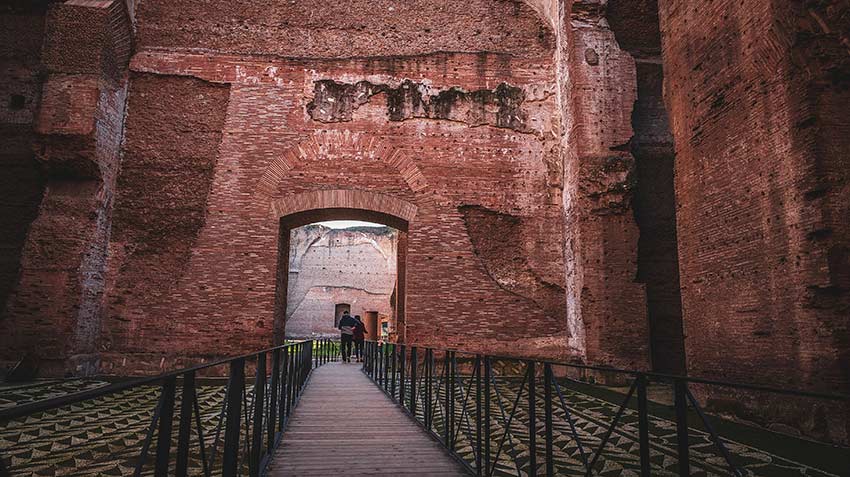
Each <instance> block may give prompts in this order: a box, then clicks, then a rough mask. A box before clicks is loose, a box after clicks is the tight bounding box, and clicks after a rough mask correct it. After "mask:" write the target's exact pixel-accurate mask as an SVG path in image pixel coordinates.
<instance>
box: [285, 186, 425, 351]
mask: <svg viewBox="0 0 850 477" xmlns="http://www.w3.org/2000/svg"><path fill="white" fill-rule="evenodd" d="M272 210H273V211H274V212H275V214H276V215H277V216H278V217H279V218H280V225H279V234H278V264H277V282H276V292H275V312H274V342H275V344H279V343H283V341H284V339H285V327H286V309H287V290H288V288H289V271H290V270H289V264H290V260H289V254H290V249H291V247H290V245H291V244H290V237H291V233H292V231H293V230H294V229H296V228H298V227H302V226H304V225H308V224H312V223H316V222H326V221H336V220H353V221H363V222H372V223H376V224H381V225H386V226H388V227H392V228H394V229H396V230H397V231H398V244H397V254H396V270H397V276H396V287H395V290H396V298H395V300H394V302H393V317H392V320H393V323H391V326H390V329H392V330H393V332H392V333H391V337H390V338H391V339H393V340H396V341H404V334H405V301H406V300H405V297H406V282H407V279H406V270H407V267H406V263H407V246H408V237H407V235H408V231H409V227H410V221H411V220H412V219H413V218H414V217H415V215H416V210H417V208H416V206H415V205H413V204H411V203H410V202H407V201H404V200H401V199H397V198H394V197H391V196H386V195H383V194H377V193H372V192H366V191H356V190H325V191H314V192H307V193H302V194H297V195H294V196H287V197H284V198H281V199H278V200H276V201H274V202H273V203H272ZM336 311H337V312H339V313H341V312H340V311H339V310H336ZM367 320H368V314H367ZM375 321H376V323H375V328H374V331H375V334H371V333H370V334H371V336H373V337H374V336H377V334H378V333H380V324H379V323H378V322H377V321H378V318H377V317H376V319H375ZM370 331H371V330H370Z"/></svg>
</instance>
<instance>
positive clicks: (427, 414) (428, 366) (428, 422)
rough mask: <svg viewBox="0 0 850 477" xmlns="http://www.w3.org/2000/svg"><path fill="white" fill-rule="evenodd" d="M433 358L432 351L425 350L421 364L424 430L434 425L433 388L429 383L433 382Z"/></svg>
mask: <svg viewBox="0 0 850 477" xmlns="http://www.w3.org/2000/svg"><path fill="white" fill-rule="evenodd" d="M433 357H434V350H432V349H430V348H425V358H424V361H423V363H422V374H423V375H424V376H425V399H424V401H425V407H424V408H423V409H422V416H423V420H424V422H425V428H426V429H428V430H431V426H432V425H433V424H434V422H433V421H434V420H433V415H434V406H433V404H432V403H433V402H434V396H432V395H431V393H432V391H433V388H432V387H431V383H432V382H433V380H434V366H433V365H432V364H433V363H432V358H433Z"/></svg>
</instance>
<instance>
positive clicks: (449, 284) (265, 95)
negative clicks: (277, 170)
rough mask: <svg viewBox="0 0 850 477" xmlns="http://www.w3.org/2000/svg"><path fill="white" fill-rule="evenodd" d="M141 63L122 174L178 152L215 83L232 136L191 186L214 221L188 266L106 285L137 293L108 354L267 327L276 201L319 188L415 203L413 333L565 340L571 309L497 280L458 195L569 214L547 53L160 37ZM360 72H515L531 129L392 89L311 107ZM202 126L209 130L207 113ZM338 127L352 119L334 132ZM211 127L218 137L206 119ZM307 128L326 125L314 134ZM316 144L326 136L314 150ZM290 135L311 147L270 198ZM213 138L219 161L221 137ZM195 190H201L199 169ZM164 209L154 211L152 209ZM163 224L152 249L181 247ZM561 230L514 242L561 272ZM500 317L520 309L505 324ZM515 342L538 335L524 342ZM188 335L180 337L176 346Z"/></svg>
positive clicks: (129, 275) (260, 340)
mask: <svg viewBox="0 0 850 477" xmlns="http://www.w3.org/2000/svg"><path fill="white" fill-rule="evenodd" d="M307 65H309V68H307V67H305V66H307ZM133 69H134V70H136V71H139V72H142V71H145V72H148V73H151V74H145V75H137V76H134V78H133V81H132V84H131V87H130V91H131V93H130V94H131V99H130V107H129V112H128V125H127V137H126V141H125V150H126V151H127V156H126V157H125V171H124V174H123V175H122V177H124V176H125V175H126V174H127V171H128V169H127V168H128V167H129V166H130V164H131V163H132V162H131V161H133V162H135V161H140V162H149V161H152V160H154V159H155V158H162V160H163V161H164V163H165V164H171V163H172V162H173V159H172V158H174V157H179V156H174V155H173V154H172V155H171V157H169V154H171V152H170V149H171V148H172V147H175V146H174V145H173V144H172V143H173V141H170V140H167V137H168V136H167V131H162V130H161V129H162V128H164V127H166V126H165V125H166V124H167V125H168V128H170V129H172V130H175V131H181V132H182V134H184V135H186V134H188V133H189V131H198V128H197V127H192V125H191V123H190V122H189V121H199V120H200V119H197V118H210V117H213V116H214V117H220V116H218V115H219V114H221V111H222V110H221V109H216V112H215V113H214V114H213V113H212V112H211V111H210V112H209V113H205V114H198V113H200V112H201V111H196V110H195V109H193V108H192V107H191V104H193V103H194V102H195V101H199V99H196V98H200V97H201V96H204V97H205V98H207V100H208V101H209V103H210V106H211V107H212V106H213V105H217V106H218V107H219V108H221V107H224V106H226V107H227V112H226V115H225V117H224V123H223V125H222V126H220V127H221V130H222V133H221V142H220V144H219V145H218V148H217V151H218V152H217V156H216V159H215V163H214V164H215V165H214V167H213V172H212V185H211V189H210V193H209V196H208V199H207V201H206V205H203V204H202V203H197V202H192V203H191V204H187V206H186V207H185V210H192V209H194V211H195V212H201V211H205V220H204V222H203V225H202V226H201V227H200V229H199V231H198V234H197V238H196V239H195V243H194V244H193V245H192V246H191V253H190V254H189V257H188V260H187V261H185V262H184V264H183V266H182V267H183V268H181V269H180V270H179V272H178V271H173V272H170V273H166V275H170V276H172V278H173V280H172V284H171V285H170V287H169V289H168V290H167V292H162V293H149V292H146V291H144V289H139V288H136V287H130V288H129V289H128V294H122V295H121V296H120V298H119V296H118V294H117V293H116V294H115V295H113V296H111V297H110V301H113V300H119V299H120V300H130V299H132V303H133V306H127V305H126V304H125V305H122V308H123V310H125V311H126V313H125V312H117V311H116V312H115V313H111V314H110V316H109V318H108V319H109V322H110V330H112V331H111V342H112V343H113V347H112V350H111V352H110V353H108V356H106V357H105V361H106V362H108V363H112V364H109V365H107V369H110V367H109V366H112V365H113V364H114V365H115V366H121V365H122V357H121V356H122V354H124V353H125V352H127V351H129V350H132V351H133V352H148V353H151V355H156V356H157V358H156V359H157V361H155V362H154V361H153V356H152V357H151V361H150V362H149V363H145V362H140V361H138V360H136V363H135V364H133V366H137V367H138V368H144V367H146V364H148V365H153V366H159V364H160V363H159V361H158V358H159V356H160V354H161V353H169V354H174V355H178V354H183V355H186V354H190V355H198V354H200V353H205V352H209V350H216V352H218V353H221V354H230V353H235V352H241V351H245V350H246V349H250V348H255V347H261V346H264V345H267V344H268V343H270V342H271V339H272V325H273V323H272V320H273V308H274V302H275V299H274V290H275V273H276V265H275V264H276V263H277V259H278V250H277V241H278V237H277V233H278V227H277V219H276V216H274V215H272V214H271V211H270V205H271V202H272V200H274V199H276V198H285V197H287V196H290V195H293V194H298V193H302V192H308V191H313V190H323V189H356V190H364V191H371V192H380V193H381V194H387V195H390V196H393V197H398V198H400V199H403V200H406V201H408V202H411V203H413V204H415V205H416V206H417V207H418V211H417V213H416V216H415V218H414V219H413V220H412V221H411V223H410V230H409V237H408V238H409V250H408V255H407V270H408V274H407V290H408V292H407V297H406V307H407V310H408V311H407V327H406V330H405V335H404V338H405V339H406V340H408V341H413V342H418V343H422V344H432V345H440V346H446V345H448V346H456V347H462V348H468V349H482V350H483V349H489V350H491V351H494V352H517V350H518V349H523V351H522V354H528V352H529V351H531V350H534V349H536V347H535V346H532V344H533V343H535V342H537V341H540V340H543V341H545V342H547V343H548V342H552V340H554V342H557V341H558V340H560V341H561V342H563V341H564V340H565V335H566V332H565V327H564V323H563V317H562V315H560V314H548V313H546V312H545V311H544V310H543V309H541V307H540V306H539V305H538V304H537V303H535V302H534V301H533V300H532V299H530V298H527V297H525V296H522V295H518V294H516V293H513V292H511V291H510V290H505V289H503V288H502V287H500V286H499V284H498V283H496V282H495V281H494V280H493V279H492V278H491V277H490V276H489V275H488V274H487V271H486V268H485V265H484V263H482V259H481V258H480V257H478V256H476V254H475V252H474V250H473V247H472V244H471V242H470V238H469V235H468V234H467V231H466V227H465V224H464V221H463V217H462V214H461V212H460V211H459V207H460V206H461V205H467V204H469V205H480V206H483V207H487V208H489V209H492V210H497V211H502V212H504V213H509V214H512V215H515V216H517V218H518V220H521V221H522V222H523V223H524V224H528V226H529V227H533V228H534V229H535V230H540V228H541V227H543V228H545V225H544V224H546V223H551V221H550V218H551V217H553V216H554V217H557V216H558V214H559V213H558V211H559V209H560V206H559V205H558V202H557V201H556V200H555V198H557V197H558V196H559V194H560V192H559V189H558V188H557V184H551V179H552V174H551V172H550V168H551V167H552V165H551V162H547V161H554V160H555V159H556V157H557V156H556V154H557V152H556V151H555V152H552V149H553V145H552V144H547V141H546V140H541V139H540V138H541V137H545V132H546V131H548V130H551V129H550V128H551V127H552V126H551V117H550V114H551V112H552V110H553V108H554V102H553V100H552V98H551V93H547V91H551V88H552V87H553V86H552V83H551V82H550V81H549V80H547V79H546V78H547V75H546V73H545V71H546V70H550V71H551V64H547V63H545V62H544V63H539V62H529V61H528V60H518V59H510V58H508V57H505V56H502V55H484V54H477V55H465V54H450V55H449V54H440V55H429V56H423V57H412V58H406V59H392V60H389V59H386V60H369V61H366V60H345V61H321V62H320V61H314V62H309V63H305V62H302V61H285V60H271V59H264V58H253V57H234V56H210V55H187V54H176V53H155V52H150V53H140V54H139V55H137V56H136V59H135V60H134V62H133ZM430 71H436V72H439V73H438V74H434V73H429V72H430ZM169 75H186V76H188V75H192V76H195V77H198V78H200V79H201V80H210V81H216V82H219V81H221V82H226V83H228V84H230V89H229V92H230V93H229V98H228V99H226V100H225V99H222V98H219V97H218V96H211V92H210V91H209V90H208V87H202V85H206V84H210V83H204V82H203V81H200V80H196V79H191V78H189V77H184V78H179V79H178V78H177V77H175V76H169ZM360 78H368V79H369V80H370V81H372V82H373V83H376V84H388V85H391V86H392V87H395V85H398V84H399V83H400V81H401V80H402V79H404V78H410V79H412V81H417V82H420V81H428V82H429V83H430V84H429V87H430V88H433V90H434V91H435V92H436V91H441V90H446V89H449V88H451V87H456V88H461V89H462V90H463V91H476V90H493V89H495V88H496V86H498V85H499V84H500V83H502V82H505V83H508V84H510V85H513V86H517V87H519V88H522V89H523V91H525V94H526V99H525V101H524V102H523V106H522V108H523V109H522V113H523V114H526V115H527V116H526V117H525V119H524V121H525V123H524V124H525V125H526V126H524V127H527V129H528V131H517V130H514V129H510V128H508V127H493V125H486V126H478V127H475V128H472V127H469V126H468V125H466V124H463V122H462V121H461V120H452V121H447V120H440V119H425V118H423V119H416V118H410V119H405V120H403V121H390V120H389V117H388V114H389V113H388V111H389V110H388V106H387V103H386V99H385V96H386V93H381V94H377V95H375V96H373V97H372V98H371V100H370V101H369V102H368V103H366V104H363V105H360V106H359V107H358V108H357V109H356V110H354V111H353V113H352V115H353V117H352V119H351V120H350V121H347V122H344V123H322V122H318V121H315V120H312V119H311V118H310V116H309V115H307V114H306V108H307V105H308V103H309V102H310V100H311V99H312V98H313V96H314V94H315V91H314V90H315V85H316V83H315V82H316V81H317V80H320V79H331V80H336V81H345V82H347V83H353V82H355V81H356V80H358V79H360ZM178 85H184V86H185V87H186V88H188V89H186V90H185V91H183V90H181V89H180V88H179V86H178ZM193 88H194V91H193ZM219 88H224V86H220V87H219ZM223 91H226V89H223ZM435 94H436V93H435ZM205 101H206V100H205ZM459 101H466V100H464V99H460V100H459ZM187 102H188V103H187ZM466 104H467V103H462V106H460V107H459V109H460V108H466V107H467V106H466ZM176 105H179V106H176ZM175 106H176V107H175ZM139 108H144V109H143V110H141V111H140V110H139ZM463 110H464V111H466V109H463ZM187 111H191V112H192V113H193V114H187ZM155 114H156V115H157V116H155V117H151V116H152V115H155ZM481 120H482V121H489V120H490V119H489V118H488V117H487V116H484V117H483V119H481ZM138 121H142V122H144V123H145V124H142V123H140V122H138ZM156 124H160V126H155V125H156ZM206 127H207V126H205V128H206ZM208 127H210V128H211V129H215V128H214V127H213V125H212V124H209V125H208ZM201 129H202V130H203V129H204V128H201ZM332 131H340V132H342V134H330V135H329V133H328V132H332ZM163 134H166V135H165V136H163ZM352 135H354V136H356V137H359V138H361V139H358V141H360V142H357V141H354V142H357V144H356V145H353V146H352V147H348V146H347V145H348V144H349V143H351V144H354V142H352V141H351V140H350V139H347V138H351V137H354V136H352ZM146 137H156V138H158V140H157V141H153V140H147V139H145V138H146ZM163 137H165V139H163ZM192 137H193V136H192V135H191V134H190V135H188V138H187V139H186V140H184V141H183V142H184V143H185V147H186V148H187V150H193V151H197V150H199V148H200V146H201V144H199V143H198V142H197V141H196V140H195V139H191V138H192ZM201 137H204V138H206V137H208V136H207V135H206V134H205V133H201ZM312 137H318V138H320V139H319V140H318V141H317V143H313V142H311V141H312V140H311V138H312ZM337 142H341V144H342V145H341V146H340V145H339V144H337ZM213 143H214V141H210V142H208V143H206V144H210V145H211V144H213ZM311 144H319V145H322V144H324V146H315V147H317V148H318V149H317V150H313V148H314V146H313V145H311ZM299 145H300V146H299ZM354 146H356V147H354ZM181 147H183V146H181ZM299 147H300V148H301V149H298V148H299ZM142 148H144V150H142ZM293 150H295V151H299V150H304V151H305V152H304V157H302V158H298V160H297V161H296V162H294V163H292V164H289V163H287V165H286V168H288V170H286V171H285V174H282V175H274V176H273V177H276V179H277V180H278V183H277V184H275V185H274V187H271V188H270V193H271V195H272V197H266V196H264V194H265V193H266V192H262V193H261V191H260V190H259V189H258V188H259V186H260V182H261V181H260V179H261V178H263V177H264V176H267V171H268V170H269V167H270V166H272V165H273V164H279V162H278V161H279V160H280V158H281V157H284V158H287V157H294V156H290V155H289V154H291V151H293ZM135 151H140V152H139V153H138V154H137V153H136V152H135ZM204 151H207V150H206V149H204ZM207 154H208V156H209V159H210V160H211V159H212V155H213V154H212V152H211V151H210V152H209V153H207ZM553 154H554V155H555V156H554V157H552V156H551V155H553ZM388 156H389V157H388ZM401 156H404V157H406V158H407V160H406V162H405V163H406V164H408V166H403V167H401V168H399V167H396V166H393V165H392V164H393V162H394V161H397V160H399V159H398V158H399V157H401ZM290 160H291V159H284V162H286V161H290ZM179 162H180V163H182V162H185V161H179ZM274 167H278V166H274ZM410 168H413V169H410ZM414 170H415V171H414ZM417 177H419V178H420V179H416V178H417ZM555 177H556V178H557V175H555ZM124 180H125V179H123V178H122V179H121V181H122V182H123V181H124ZM182 182H183V183H184V184H185V182H186V180H183V181H182ZM177 187H178V186H177V184H175V188H177ZM184 188H185V189H183V190H194V189H197V188H199V184H196V183H194V182H193V185H192V187H191V188H189V187H188V186H184ZM200 188H202V187H200ZM150 197H151V195H150V194H142V195H140V196H139V199H140V200H141V199H143V200H142V202H141V204H146V203H150V202H152V201H150ZM124 200H125V199H124V198H123V196H122V192H121V191H120V190H119V197H118V205H117V206H116V217H125V216H126V217H131V216H133V217H135V216H140V214H141V210H139V211H137V212H134V211H131V210H127V209H126V207H125V206H124V205H122V204H123V203H124ZM189 205H191V207H189ZM169 209H170V207H169ZM164 214H165V211H160V212H156V211H153V214H151V215H152V217H157V216H160V215H164ZM141 216H142V217H143V216H144V215H141ZM116 229H117V227H116ZM117 234H119V232H118V231H117V230H116V235H117ZM161 235H162V236H164V235H165V234H161ZM154 238H155V239H156V242H155V243H156V244H158V245H156V246H157V247H158V248H161V249H163V250H164V253H166V254H167V255H168V256H174V254H175V250H176V249H175V248H173V247H171V248H169V247H167V246H166V245H165V244H164V243H162V242H163V241H162V240H161V238H160V236H152V237H151V240H153V239H154ZM560 240H561V236H560V233H552V234H550V235H548V236H543V237H536V238H535V239H534V240H528V241H526V243H522V244H520V245H518V246H519V247H521V250H518V251H517V252H518V253H523V254H527V255H529V256H530V255H531V254H532V253H534V254H538V256H537V257H536V258H535V259H534V263H540V264H545V265H541V266H539V267H538V268H539V272H538V273H540V274H541V275H542V276H545V277H546V278H547V279H548V280H551V281H552V282H553V283H555V284H558V283H559V282H560V283H563V282H562V278H561V276H560V273H559V270H561V269H562V268H561V267H562V265H560V264H561V263H562V258H561V255H560V250H561V248H560V245H559V243H560ZM181 241H182V240H181ZM143 242H146V241H143ZM140 245H141V244H140ZM146 246H154V242H150V243H147V244H146ZM166 249H167V250H166ZM541 254H542V256H541ZM118 255H120V253H119V254H118ZM116 262H117V261H116ZM160 262H161V260H157V263H160ZM166 263H167V261H166ZM114 273H116V274H117V277H116V282H117V283H120V282H122V281H124V280H129V281H137V282H138V281H141V280H142V278H143V277H144V276H146V272H143V270H141V269H136V267H124V268H122V269H120V270H118V271H117V272H114ZM134 277H135V278H134ZM130 297H132V298H130ZM116 310H117V308H116ZM131 310H132V311H131ZM517 319H519V320H520V321H519V322H520V323H521V324H520V325H519V326H517V325H516V323H517V321H516V320H517ZM115 323H122V324H121V325H120V326H113V324H115ZM507 323H513V325H512V326H509V327H506V326H505V324H507ZM164 330H167V331H166V332H164ZM517 341H520V342H526V343H528V345H527V346H525V347H524V348H518V347H517V346H516V343H517ZM177 342H179V343H185V344H186V345H185V346H183V347H181V349H174V343H177ZM553 349H554V347H552V348H550V350H549V352H551V351H552V350H553ZM562 350H563V348H561V351H562ZM112 353H114V355H113V354H112ZM113 356H114V357H113ZM175 359H176V358H175ZM112 369H114V368H112Z"/></svg>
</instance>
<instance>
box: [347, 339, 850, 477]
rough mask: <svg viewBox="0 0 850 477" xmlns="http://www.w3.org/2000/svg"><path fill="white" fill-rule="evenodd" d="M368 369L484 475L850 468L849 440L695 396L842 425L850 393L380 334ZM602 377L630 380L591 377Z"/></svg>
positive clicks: (370, 349)
mask: <svg viewBox="0 0 850 477" xmlns="http://www.w3.org/2000/svg"><path fill="white" fill-rule="evenodd" d="M363 372H365V373H366V374H367V375H368V376H369V377H370V378H371V379H372V380H373V381H374V382H375V383H376V384H377V385H378V386H379V387H380V388H381V389H382V390H383V391H384V392H385V393H386V394H387V395H388V396H390V397H391V398H392V399H393V400H394V401H395V402H396V403H397V404H399V405H400V406H401V407H402V408H403V409H404V410H405V411H406V412H407V413H408V414H410V415H411V416H412V417H413V418H414V419H415V420H416V422H417V423H419V424H420V425H421V426H422V427H423V428H424V429H426V430H427V431H428V432H429V433H430V434H431V435H432V437H434V438H435V439H437V440H439V441H440V442H441V443H442V444H443V445H444V446H445V448H446V449H447V450H449V451H450V452H451V453H453V455H454V456H455V457H456V458H457V459H458V460H459V461H460V462H462V463H463V464H464V465H465V466H466V468H467V470H469V471H470V472H471V473H473V474H475V475H479V476H492V475H500V476H508V475H515V476H526V475H534V476H537V475H546V476H554V475H586V476H591V475H599V474H602V473H603V472H605V473H606V475H614V474H612V473H611V472H612V471H617V470H619V471H620V472H623V473H626V472H628V473H631V474H640V475H641V476H644V477H646V476H650V475H679V476H690V475H735V476H744V475H780V474H781V475H793V472H790V473H789V469H791V470H792V471H793V470H797V471H799V475H846V474H845V473H844V472H846V471H848V469H850V464H847V466H846V467H845V466H844V465H845V462H850V449H847V447H842V446H840V445H830V444H825V443H822V442H817V441H814V440H809V439H801V438H797V437H792V436H788V435H783V434H778V433H774V432H770V431H767V430H765V429H763V428H757V427H755V426H750V425H747V424H742V423H741V422H737V421H735V420H734V419H722V418H720V417H718V416H716V415H712V414H711V413H708V412H706V411H705V410H704V408H703V406H701V405H700V402H699V400H698V399H697V396H700V395H705V396H711V395H714V396H716V395H717V391H718V389H723V390H725V391H726V392H727V393H728V392H732V393H733V394H734V397H735V399H739V400H747V399H750V400H761V401H763V402H761V403H760V405H762V406H772V405H777V401H776V399H777V398H787V399H789V400H791V403H790V404H787V403H786V404H787V405H778V407H779V409H780V411H779V412H786V413H789V410H791V411H793V410H797V411H801V412H802V413H804V414H809V413H811V412H814V411H816V410H817V412H821V413H827V415H830V416H832V417H833V418H836V419H838V422H839V423H840V422H841V419H842V418H843V419H847V417H848V403H850V399H848V397H847V396H838V395H828V394H822V393H814V392H801V391H790V390H784V389H775V388H770V387H765V386H755V385H743V384H735V383H728V382H720V381H713V380H708V379H700V378H690V377H685V376H672V375H664V374H659V373H650V372H639V371H631V370H620V369H612V368H608V367H599V366H586V365H579V364H566V363H559V362H553V361H541V360H529V359H519V358H511V357H499V356H489V355H481V354H474V353H465V352H462V351H458V350H450V349H438V348H427V347H417V346H405V345H403V344H391V343H378V342H374V341H369V342H367V346H366V360H365V362H364V365H363ZM601 375H604V376H607V377H609V378H611V377H613V378H614V380H615V381H620V382H621V384H623V386H621V387H620V388H614V387H611V386H601V385H597V384H595V383H593V381H594V380H593V379H592V377H593V376H601ZM623 390H624V392H623ZM712 393H714V394H712ZM650 394H652V396H651V398H650ZM766 395H767V396H768V397H765V396H766ZM791 414H793V412H790V413H789V416H790V415H791ZM785 417H788V416H785ZM845 422H846V421H845ZM783 453H784V454H783ZM843 459H848V460H847V461H845V460H843ZM805 460H809V461H810V462H809V463H806V462H804V461H805ZM811 461H814V463H812V462H811ZM795 466H796V467H795ZM823 469H827V470H823ZM832 472H834V473H832Z"/></svg>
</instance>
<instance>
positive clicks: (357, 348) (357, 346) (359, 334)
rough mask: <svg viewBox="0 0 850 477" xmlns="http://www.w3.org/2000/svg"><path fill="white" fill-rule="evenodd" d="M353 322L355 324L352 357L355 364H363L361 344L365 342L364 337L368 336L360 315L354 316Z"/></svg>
mask: <svg viewBox="0 0 850 477" xmlns="http://www.w3.org/2000/svg"><path fill="white" fill-rule="evenodd" d="M354 321H356V322H357V324H356V325H354V356H356V357H357V362H358V363H362V362H363V342H364V341H366V335H367V334H369V332H368V331H366V325H365V324H363V320H361V319H360V315H355V316H354Z"/></svg>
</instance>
